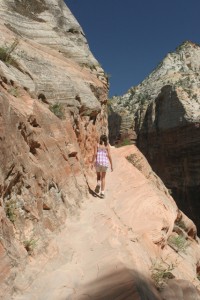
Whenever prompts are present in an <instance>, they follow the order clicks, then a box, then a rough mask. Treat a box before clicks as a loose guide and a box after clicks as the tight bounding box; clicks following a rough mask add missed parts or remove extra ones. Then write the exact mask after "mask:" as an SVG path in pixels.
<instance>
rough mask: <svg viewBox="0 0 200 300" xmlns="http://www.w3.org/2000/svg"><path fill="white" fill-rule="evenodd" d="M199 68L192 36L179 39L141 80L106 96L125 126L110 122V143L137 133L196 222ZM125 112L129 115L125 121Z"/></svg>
mask: <svg viewBox="0 0 200 300" xmlns="http://www.w3.org/2000/svg"><path fill="white" fill-rule="evenodd" d="M199 70H200V47H199V46H198V45H196V44H193V43H191V42H185V43H183V44H182V45H181V46H179V47H178V48H177V49H176V51H175V52H172V53H169V54H168V55H167V56H166V57H165V58H164V60H163V61H162V62H161V63H160V64H159V65H158V67H157V68H156V69H155V70H154V71H153V72H152V73H151V74H150V75H149V76H148V77H147V78H146V79H145V80H144V81H143V82H142V83H141V84H139V85H138V86H136V87H133V88H131V89H130V90H129V91H128V92H127V93H126V94H125V95H123V96H121V97H114V98H113V99H111V100H110V101H111V105H112V111H113V112H114V113H115V114H117V116H118V119H120V124H123V123H125V124H126V128H122V126H121V127H120V126H118V128H119V129H118V132H117V133H116V128H117V126H116V121H114V122H110V125H109V127H110V134H111V140H112V141H113V143H114V142H115V141H116V139H118V138H119V139H120V137H122V138H123V136H125V135H126V133H128V132H130V129H132V133H134V134H136V135H137V137H138V138H137V145H138V147H139V148H140V150H141V151H142V152H143V153H144V154H145V155H146V157H147V158H148V160H149V162H150V164H151V166H152V167H153V169H154V170H155V171H156V172H157V174H158V175H159V176H160V177H161V178H162V179H163V181H164V182H165V184H166V185H167V187H168V188H169V189H171V190H172V193H173V196H174V198H175V199H176V201H177V203H178V205H179V206H180V208H181V209H183V211H184V212H185V213H186V214H188V216H190V217H191V218H192V219H193V220H194V221H195V223H196V224H197V226H198V228H200V219H199V214H198V211H199V209H200V207H199V191H200V185H199V180H200V174H199V150H200V134H199V133H200V125H199V124H200V75H199V74H200V73H199ZM110 118H112V113H111V117H110ZM125 118H126V119H127V118H129V120H132V121H131V122H126V121H125ZM116 120H117V118H116ZM123 120H124V122H123ZM117 124H119V122H118V121H117ZM127 136H128V137H129V135H127ZM130 141H131V137H130Z"/></svg>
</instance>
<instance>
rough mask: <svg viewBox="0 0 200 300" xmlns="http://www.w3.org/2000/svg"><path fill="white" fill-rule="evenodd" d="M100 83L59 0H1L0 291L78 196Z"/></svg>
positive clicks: (103, 85) (101, 99)
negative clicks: (31, 0)
mask: <svg viewBox="0 0 200 300" xmlns="http://www.w3.org/2000/svg"><path fill="white" fill-rule="evenodd" d="M107 91H108V82H107V79H106V76H105V74H104V71H103V70H102V68H101V67H100V66H99V63H98V62H97V61H96V59H95V58H94V57H93V55H92V54H91V52H90V50H89V47H88V44H87V41H86V39H85V35H84V32H83V30H82V28H81V27H80V25H79V24H78V22H77V21H76V19H75V18H74V17H73V15H72V14H71V12H70V11H69V9H68V8H67V7H66V5H65V4H64V2H63V1H60V0H44V1H39V0H35V1H34V3H30V1H19V0H3V1H1V3H0V126H1V132H0V153H1V155H0V166H1V167H0V198H1V204H0V217H1V225H0V237H1V243H0V258H1V262H0V274H1V276H0V284H1V296H2V295H4V294H5V291H6V290H9V289H10V288H11V286H12V284H11V282H12V281H13V279H14V278H15V275H16V273H17V272H18V271H19V270H23V266H24V265H25V264H26V262H27V260H28V257H29V254H34V255H37V254H39V253H41V252H42V251H46V250H45V248H47V246H48V243H49V240H50V239H51V235H52V232H56V231H58V230H59V228H60V226H61V225H62V224H64V222H65V220H66V219H67V218H68V217H69V216H71V215H73V214H77V211H78V209H79V208H80V206H81V203H82V201H83V199H84V198H85V197H87V195H88V180H89V173H90V171H89V162H90V160H91V157H92V154H93V152H92V151H93V146H94V144H95V143H96V140H97V138H98V136H99V134H101V133H106V132H107V110H106V102H107Z"/></svg>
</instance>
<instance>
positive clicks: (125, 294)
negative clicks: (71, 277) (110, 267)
mask: <svg viewBox="0 0 200 300" xmlns="http://www.w3.org/2000/svg"><path fill="white" fill-rule="evenodd" d="M89 299H92V300H129V299H130V300H161V297H160V295H159V293H158V292H157V290H156V289H155V287H154V286H153V285H152V284H151V283H150V281H149V280H148V279H145V278H144V277H143V276H142V275H141V274H139V273H138V272H136V271H133V270H128V269H127V270H126V269H124V270H120V271H116V272H115V273H110V274H107V275H106V276H104V277H100V278H97V279H96V280H95V281H92V282H91V283H90V284H88V285H86V286H84V287H81V288H80V289H79V291H78V292H76V293H75V294H74V295H71V297H70V298H68V299H66V300H89Z"/></svg>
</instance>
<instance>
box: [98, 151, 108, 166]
mask: <svg viewBox="0 0 200 300" xmlns="http://www.w3.org/2000/svg"><path fill="white" fill-rule="evenodd" d="M96 164H98V165H100V166H104V167H108V166H109V162H108V155H107V150H106V149H102V148H98V149H97V159H96Z"/></svg>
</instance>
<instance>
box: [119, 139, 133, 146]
mask: <svg viewBox="0 0 200 300" xmlns="http://www.w3.org/2000/svg"><path fill="white" fill-rule="evenodd" d="M132 144H133V143H132V142H131V140H130V139H128V138H126V139H124V140H123V141H122V142H120V143H119V144H117V145H116V148H119V147H123V146H128V145H132Z"/></svg>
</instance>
